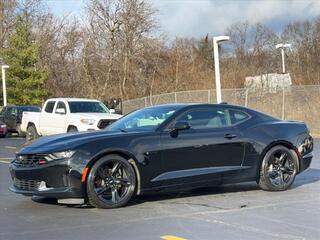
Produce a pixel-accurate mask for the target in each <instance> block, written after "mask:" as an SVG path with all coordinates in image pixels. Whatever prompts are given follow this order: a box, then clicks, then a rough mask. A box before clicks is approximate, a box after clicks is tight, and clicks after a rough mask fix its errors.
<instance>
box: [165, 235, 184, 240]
mask: <svg viewBox="0 0 320 240" xmlns="http://www.w3.org/2000/svg"><path fill="white" fill-rule="evenodd" d="M161 239H163V240H187V239H185V238H181V237H177V236H173V235H165V236H162V237H161Z"/></svg>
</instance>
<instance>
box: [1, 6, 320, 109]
mask: <svg viewBox="0 0 320 240" xmlns="http://www.w3.org/2000/svg"><path fill="white" fill-rule="evenodd" d="M156 12H157V9H155V8H154V7H153V6H152V5H151V2H150V1H148V0H108V1H107V0H87V1H86V7H85V9H84V13H85V15H84V16H81V18H80V17H79V18H71V17H70V16H66V17H58V16H55V15H53V14H52V13H51V12H50V11H49V10H48V8H47V6H46V4H45V1H41V0H1V1H0V61H1V63H5V64H8V65H10V69H8V84H7V87H8V101H9V103H10V104H40V102H41V101H42V100H43V99H45V98H47V97H61V96H68V97H90V98H98V99H101V100H107V99H110V98H111V97H121V98H122V99H124V100H125V99H131V98H137V97H141V96H150V95H154V94H160V93H166V92H173V91H183V90H195V89H208V88H214V64H213V51H212V36H209V35H207V36H203V38H201V39H195V38H191V39H186V38H176V39H174V40H172V41H168V40H167V39H166V37H163V36H165V33H163V34H159V32H160V33H161V29H160V28H159V25H158V23H157V19H156ZM203 24H205V23H203ZM208 31H209V29H208ZM225 34H227V35H229V36H230V37H231V40H230V41H229V42H228V44H224V45H223V48H222V49H220V51H221V76H222V87H223V88H241V87H243V84H244V79H245V77H246V76H253V75H259V74H264V73H271V72H280V70H281V66H280V64H281V62H280V51H278V50H277V49H276V48H275V45H276V44H277V43H279V42H289V43H291V44H292V50H291V51H287V52H286V55H287V59H286V62H287V69H288V71H289V72H290V74H291V77H292V79H293V82H294V84H295V85H318V84H320V70H319V67H318V66H319V62H320V60H319V56H318V55H319V51H320V17H319V18H316V19H313V20H312V21H304V22H292V23H290V24H288V25H287V26H285V27H284V28H283V29H282V30H281V32H274V31H273V30H272V29H270V28H268V27H267V26H265V25H263V24H260V23H255V24H251V23H250V21H248V22H238V23H235V24H233V25H232V26H230V27H229V28H228V29H226V30H225ZM1 97H2V94H1V96H0V98H1Z"/></svg>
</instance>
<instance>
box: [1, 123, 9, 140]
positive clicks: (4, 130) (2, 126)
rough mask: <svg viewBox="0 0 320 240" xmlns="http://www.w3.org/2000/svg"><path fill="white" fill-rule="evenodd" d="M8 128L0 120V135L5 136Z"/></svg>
mask: <svg viewBox="0 0 320 240" xmlns="http://www.w3.org/2000/svg"><path fill="white" fill-rule="evenodd" d="M7 133H8V129H7V125H6V124H4V123H3V122H1V121H0V137H5V136H7Z"/></svg>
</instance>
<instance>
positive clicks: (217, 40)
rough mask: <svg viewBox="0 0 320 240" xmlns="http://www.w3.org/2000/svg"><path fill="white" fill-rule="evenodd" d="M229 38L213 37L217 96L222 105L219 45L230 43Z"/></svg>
mask: <svg viewBox="0 0 320 240" xmlns="http://www.w3.org/2000/svg"><path fill="white" fill-rule="evenodd" d="M229 39H230V37H229V36H219V37H213V53H214V73H215V79H216V95H217V103H221V82H220V66H219V43H221V42H224V41H228V40H229Z"/></svg>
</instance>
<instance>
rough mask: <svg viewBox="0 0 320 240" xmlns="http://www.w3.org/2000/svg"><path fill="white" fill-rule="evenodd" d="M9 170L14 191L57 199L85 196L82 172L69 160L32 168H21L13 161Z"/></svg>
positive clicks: (11, 188)
mask: <svg viewBox="0 0 320 240" xmlns="http://www.w3.org/2000/svg"><path fill="white" fill-rule="evenodd" d="M9 171H10V174H11V178H12V180H13V185H12V186H11V187H10V188H9V190H11V191H12V192H15V193H19V194H23V195H26V196H34V195H35V196H42V197H50V198H57V199H63V198H83V191H82V184H81V173H80V172H79V171H77V170H74V169H73V168H72V167H70V166H69V164H68V160H63V161H55V162H52V163H48V164H46V165H43V166H37V167H32V168H20V167H16V166H15V165H14V164H13V163H11V164H10V165H9Z"/></svg>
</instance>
